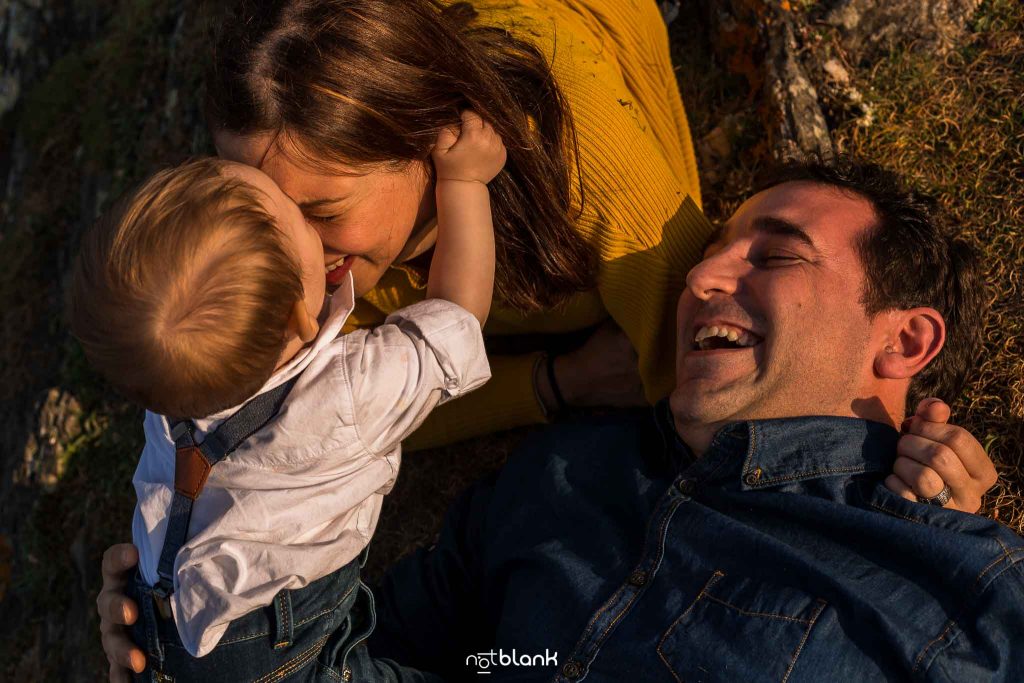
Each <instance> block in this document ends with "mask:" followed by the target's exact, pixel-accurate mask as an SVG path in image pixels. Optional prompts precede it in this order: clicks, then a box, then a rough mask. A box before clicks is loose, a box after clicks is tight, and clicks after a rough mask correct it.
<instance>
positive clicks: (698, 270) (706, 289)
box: [686, 252, 742, 301]
mask: <svg viewBox="0 0 1024 683" xmlns="http://www.w3.org/2000/svg"><path fill="white" fill-rule="evenodd" d="M741 270H742V267H741V262H740V260H739V259H737V258H735V257H731V255H730V254H728V253H727V252H725V253H718V254H716V255H714V256H711V257H709V258H706V259H704V260H703V261H701V262H700V263H698V264H697V265H696V266H694V267H693V268H692V269H691V270H690V272H689V273H688V274H687V275H686V288H687V289H689V290H690V293H691V294H693V295H694V296H695V297H697V298H698V299H700V300H701V301H707V300H708V299H710V298H711V297H712V296H713V295H715V294H735V293H736V288H737V286H738V282H739V278H740V276H741Z"/></svg>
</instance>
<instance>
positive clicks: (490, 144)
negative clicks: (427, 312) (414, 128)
mask: <svg viewBox="0 0 1024 683" xmlns="http://www.w3.org/2000/svg"><path fill="white" fill-rule="evenodd" d="M505 156H506V155H505V145H504V144H502V141H501V137H500V136H499V135H498V134H497V133H496V132H495V131H494V129H493V128H492V127H491V125H490V124H489V123H487V122H485V121H484V120H483V119H481V118H480V117H479V116H478V115H477V114H476V113H475V112H472V111H466V112H463V114H462V130H461V131H456V130H454V129H446V130H444V131H442V132H441V134H440V135H439V136H438V138H437V144H436V146H435V147H434V152H433V159H434V168H435V169H436V172H437V190H436V192H437V226H438V228H437V245H436V246H435V247H434V256H433V258H432V259H431V262H430V278H429V280H428V282H427V298H429V299H446V300H448V301H451V302H452V303H455V304H458V305H459V306H461V307H462V308H464V309H466V310H467V311H469V312H470V313H472V314H473V315H474V316H476V318H477V320H479V321H480V324H481V325H483V324H484V321H486V320H487V314H488V313H489V312H490V308H491V297H492V295H493V291H494V225H493V223H492V221H491V200H490V195H489V194H488V192H487V183H489V182H490V181H491V180H492V179H493V178H494V176H496V175H498V173H499V172H500V171H501V169H502V167H503V166H504V165H505Z"/></svg>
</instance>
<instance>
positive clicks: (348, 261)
mask: <svg viewBox="0 0 1024 683" xmlns="http://www.w3.org/2000/svg"><path fill="white" fill-rule="evenodd" d="M355 258H356V257H355V256H353V255H351V254H349V255H348V256H342V257H341V258H339V259H338V260H337V261H335V262H334V263H331V264H329V265H327V266H326V267H325V268H324V272H325V273H326V275H327V284H329V285H339V284H341V282H342V281H343V280H344V279H345V276H346V275H348V272H349V271H350V270H352V263H353V262H354V261H355Z"/></svg>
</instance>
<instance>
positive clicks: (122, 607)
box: [96, 543, 146, 683]
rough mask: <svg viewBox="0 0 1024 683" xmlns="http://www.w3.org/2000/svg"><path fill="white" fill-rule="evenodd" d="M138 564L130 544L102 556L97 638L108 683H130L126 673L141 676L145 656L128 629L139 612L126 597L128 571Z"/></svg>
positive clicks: (117, 546) (144, 665) (116, 546)
mask: <svg viewBox="0 0 1024 683" xmlns="http://www.w3.org/2000/svg"><path fill="white" fill-rule="evenodd" d="M138 563H139V551H138V550H136V549H135V546H133V545H132V544H131V543H119V544H117V545H112V546H110V547H109V548H107V551H106V552H105V553H103V589H102V590H100V594H99V596H97V598H96V610H97V611H98V612H99V613H100V637H101V639H102V641H103V651H104V652H105V653H106V655H107V661H108V662H110V680H111V683H122V682H124V683H129V682H130V681H131V674H130V673H129V672H128V670H129V669H131V670H132V671H135V672H136V673H142V671H143V669H145V668H146V655H144V654H143V652H142V650H140V649H139V648H137V647H136V646H135V643H133V642H132V641H131V638H129V636H128V629H126V628H125V626H130V625H131V624H134V623H135V620H136V619H138V617H139V608H138V605H136V604H135V602H134V601H133V600H131V599H130V598H128V596H126V595H125V592H124V589H125V586H126V585H127V584H128V579H129V577H130V576H131V570H132V568H134V567H135V565H137V564H138Z"/></svg>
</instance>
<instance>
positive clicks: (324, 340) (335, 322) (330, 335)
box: [195, 273, 356, 431]
mask: <svg viewBox="0 0 1024 683" xmlns="http://www.w3.org/2000/svg"><path fill="white" fill-rule="evenodd" d="M324 304H325V306H324V308H325V312H326V314H327V317H326V318H324V319H323V322H322V323H321V325H320V331H319V332H318V333H317V335H316V338H315V339H313V343H312V344H310V345H309V346H306V347H303V348H302V349H300V350H299V352H298V353H297V354H295V356H294V357H293V358H292V359H291V360H290V361H288V362H287V363H285V364H284V365H282V366H281V367H280V368H278V369H277V371H275V372H274V374H273V375H271V376H270V379H268V380H267V381H266V382H265V383H264V384H263V386H262V387H260V390H259V391H257V392H256V393H255V394H253V396H259V395H260V394H262V393H265V392H267V391H270V390H271V389H274V388H276V387H278V386H280V385H282V384H284V383H285V382H287V381H288V380H290V379H291V378H292V377H295V376H296V375H298V374H299V373H300V372H302V371H303V370H305V369H306V368H307V367H308V366H309V364H310V363H312V362H313V359H314V358H316V356H317V354H319V353H320V351H322V350H323V349H324V347H326V346H328V345H329V344H330V343H331V342H333V341H334V340H335V339H337V338H338V336H339V335H341V331H342V329H343V328H344V327H345V321H346V320H348V316H349V315H350V314H351V313H352V309H354V308H355V305H356V299H355V285H354V283H353V281H352V273H349V274H348V277H347V278H346V279H345V280H344V282H342V284H341V286H340V287H338V289H336V290H335V291H334V293H333V294H331V295H330V296H327V297H325V301H324ZM250 398H252V397H250ZM246 400H249V399H246ZM242 405H244V402H243V403H241V404H239V405H237V406H234V407H232V408H228V409H227V410H222V411H220V412H219V413H216V414H215V415H210V416H208V417H206V418H204V419H202V420H195V423H196V426H197V427H199V429H200V430H203V431H205V430H208V429H210V427H211V426H212V425H213V424H214V423H218V422H220V421H221V420H226V419H227V418H229V417H231V416H232V415H234V414H235V412H236V411H237V410H238V409H239V408H241V407H242Z"/></svg>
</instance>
